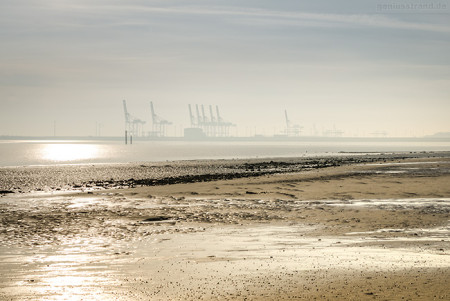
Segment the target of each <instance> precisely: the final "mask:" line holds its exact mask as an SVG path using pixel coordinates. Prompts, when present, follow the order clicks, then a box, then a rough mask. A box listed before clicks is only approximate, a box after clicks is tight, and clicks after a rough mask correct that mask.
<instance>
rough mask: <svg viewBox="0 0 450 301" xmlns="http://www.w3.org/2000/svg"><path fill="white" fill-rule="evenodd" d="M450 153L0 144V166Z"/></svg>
mask: <svg viewBox="0 0 450 301" xmlns="http://www.w3.org/2000/svg"><path fill="white" fill-rule="evenodd" d="M394 151H395V152H398V151H408V152H411V151H450V142H363V141H361V142H359V141H358V142H345V141H339V142H337V141H332V142H324V141H314V142H306V141H305V142H288V141H286V142H280V141H278V142H185V141H135V143H134V144H133V145H124V144H123V142H119V141H106V142H105V141H75V140H64V141H42V140H34V141H31V140H26V141H24V140H3V141H0V166H27V165H53V164H92V163H128V162H148V161H154V162H156V161H172V160H196V159H232V158H264V157H295V156H318V155H336V154H339V153H340V152H394Z"/></svg>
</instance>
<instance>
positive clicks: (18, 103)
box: [0, 0, 450, 136]
mask: <svg viewBox="0 0 450 301" xmlns="http://www.w3.org/2000/svg"><path fill="white" fill-rule="evenodd" d="M402 3H407V4H411V3H413V4H415V5H417V6H416V7H405V6H401V4H402ZM393 5H394V6H393ZM419 5H427V6H428V7H425V8H424V7H420V6H419ZM431 6H432V7H431ZM0 41H1V47H0V66H1V67H0V135H53V126H54V123H56V129H57V134H58V135H95V128H96V123H101V124H102V134H104V135H116V136H118V135H121V134H122V132H123V129H124V117H123V110H122V100H123V99H126V100H127V102H128V108H129V111H130V113H131V114H133V115H135V116H136V117H138V118H141V119H144V120H147V125H148V126H147V129H148V130H150V120H151V119H150V109H149V102H150V101H153V102H154V105H155V109H156V110H157V113H158V114H159V115H161V116H162V117H164V118H166V119H168V120H170V121H172V122H173V123H174V124H175V125H176V127H175V129H177V131H181V127H182V126H188V125H189V115H188V104H189V103H191V104H196V103H198V104H208V105H209V104H213V105H216V104H217V105H219V106H220V108H221V113H222V115H223V117H224V118H225V119H227V120H229V121H231V122H233V123H236V124H237V125H238V130H239V133H241V134H244V133H251V132H252V131H254V128H255V127H257V128H258V130H257V131H258V133H260V134H270V135H272V134H273V133H274V131H281V130H282V128H283V126H284V110H285V109H287V110H288V113H289V116H290V119H291V120H292V122H294V123H296V124H299V125H301V126H303V127H304V134H310V133H311V132H312V129H313V127H315V128H316V129H317V131H319V132H321V131H322V130H326V129H331V128H333V127H336V128H337V129H341V130H343V131H345V134H346V135H348V136H354V135H368V134H369V133H372V132H376V131H387V132H388V133H389V134H390V135H393V136H405V135H408V136H409V135H426V134H432V133H435V132H440V131H450V68H449V67H450V1H448V0H447V1H436V2H434V1H430V2H428V1H417V2H415V1H404V2H402V1H393V2H390V1H363V0H355V1H335V0H327V1H320V0H319V1H300V0H290V1H287V0H281V1H280V0H277V1H275V0H270V1H268V0H253V1H250V0H239V1H237V0H236V1H235V0H222V1H215V0H196V1H170V0H160V1H144V0H141V1H139V0H127V1H123V0H122V1H119V0H109V1H107V0H77V1H67V0H35V1H33V0H14V1H10V0H0Z"/></svg>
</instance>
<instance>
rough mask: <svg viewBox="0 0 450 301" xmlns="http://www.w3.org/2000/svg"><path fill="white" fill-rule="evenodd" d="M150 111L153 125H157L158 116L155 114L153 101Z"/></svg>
mask: <svg viewBox="0 0 450 301" xmlns="http://www.w3.org/2000/svg"><path fill="white" fill-rule="evenodd" d="M150 109H151V111H152V121H153V123H156V121H157V120H156V114H155V110H154V109H153V101H150Z"/></svg>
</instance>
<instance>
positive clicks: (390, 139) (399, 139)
mask: <svg viewBox="0 0 450 301" xmlns="http://www.w3.org/2000/svg"><path fill="white" fill-rule="evenodd" d="M124 139H125V138H124V137H123V136H7V135H2V136H0V141H2V140H3V141H6V140H18V141H21V140H25V141H32V140H45V141H55V142H56V141H124ZM133 140H134V141H135V142H137V141H139V142H141V141H186V142H203V141H207V142H223V141H225V142H317V141H323V142H450V136H445V135H443V136H440V135H433V136H423V137H326V136H294V137H290V136H282V135H280V136H250V137H204V138H199V139H191V138H186V137H133Z"/></svg>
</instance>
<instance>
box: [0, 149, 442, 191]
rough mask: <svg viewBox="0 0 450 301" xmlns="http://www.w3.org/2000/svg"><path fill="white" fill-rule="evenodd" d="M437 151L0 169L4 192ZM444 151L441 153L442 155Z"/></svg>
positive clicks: (253, 172)
mask: <svg viewBox="0 0 450 301" xmlns="http://www.w3.org/2000/svg"><path fill="white" fill-rule="evenodd" d="M434 155H436V156H439V153H394V154H393V153H386V154H369V155H367V154H366V155H363V154H358V155H355V154H342V155H341V156H335V157H331V156H330V157H317V158H278V159H245V160H244V159H239V160H198V161H174V162H164V163H162V162H160V163H145V164H142V163H141V164H136V163H135V164H132V163H130V164H108V165H103V164H98V165H57V166H29V167H4V168H0V190H1V191H0V193H1V194H6V193H10V192H30V191H55V190H100V189H114V188H128V187H135V186H141V185H145V186H155V185H169V184H179V183H194V182H206V181H215V180H229V179H235V178H246V177H254V176H261V175H268V174H276V173H291V172H299V171H304V170H311V169H319V168H325V167H332V166H340V165H346V164H355V163H371V162H379V161H383V160H395V159H405V158H417V157H432V156H434ZM441 155H442V154H441Z"/></svg>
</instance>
